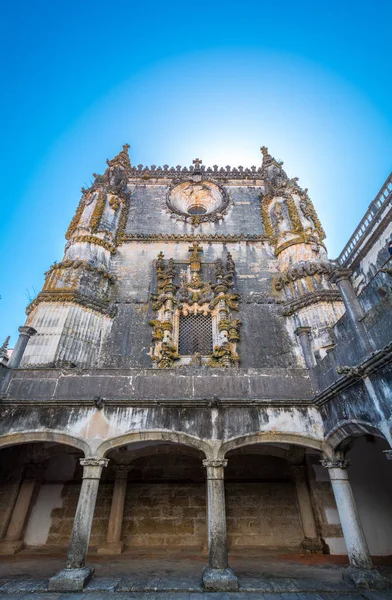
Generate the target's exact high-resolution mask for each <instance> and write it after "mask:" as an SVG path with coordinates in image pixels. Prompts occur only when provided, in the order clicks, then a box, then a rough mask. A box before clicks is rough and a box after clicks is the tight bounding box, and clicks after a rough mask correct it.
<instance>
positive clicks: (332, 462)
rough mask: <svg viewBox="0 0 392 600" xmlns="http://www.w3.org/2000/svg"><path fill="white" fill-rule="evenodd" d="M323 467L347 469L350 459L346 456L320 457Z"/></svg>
mask: <svg viewBox="0 0 392 600" xmlns="http://www.w3.org/2000/svg"><path fill="white" fill-rule="evenodd" d="M320 462H321V464H322V465H323V467H325V468H326V469H347V467H348V465H349V464H350V461H349V460H348V459H347V458H337V457H335V458H328V457H325V458H322V459H321V460H320Z"/></svg>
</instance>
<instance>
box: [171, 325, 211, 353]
mask: <svg viewBox="0 0 392 600" xmlns="http://www.w3.org/2000/svg"><path fill="white" fill-rule="evenodd" d="M178 346H179V354H181V355H183V356H184V355H185V356H188V355H193V354H195V352H199V353H200V354H204V355H205V354H210V353H211V352H212V317H211V315H188V316H186V317H185V316H183V315H181V317H180V333H179V344H178Z"/></svg>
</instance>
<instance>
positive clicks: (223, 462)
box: [203, 458, 227, 469]
mask: <svg viewBox="0 0 392 600" xmlns="http://www.w3.org/2000/svg"><path fill="white" fill-rule="evenodd" d="M226 466H227V458H222V459H209V458H206V459H204V460H203V467H206V468H207V469H208V467H211V468H213V469H218V468H220V467H226Z"/></svg>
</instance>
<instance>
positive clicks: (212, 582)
mask: <svg viewBox="0 0 392 600" xmlns="http://www.w3.org/2000/svg"><path fill="white" fill-rule="evenodd" d="M202 578H203V586H204V589H205V590H206V591H207V592H238V579H237V576H236V574H235V573H234V571H233V570H232V569H230V567H227V569H212V568H211V567H206V568H205V569H203V575H202Z"/></svg>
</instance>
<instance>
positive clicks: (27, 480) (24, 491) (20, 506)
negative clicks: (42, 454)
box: [0, 464, 41, 554]
mask: <svg viewBox="0 0 392 600" xmlns="http://www.w3.org/2000/svg"><path fill="white" fill-rule="evenodd" d="M40 470H41V465H39V464H33V465H27V466H26V468H25V473H24V477H23V479H22V483H21V485H20V488H19V492H18V496H17V498H16V502H15V505H14V509H13V511H12V515H11V519H10V522H9V524H8V528H7V533H6V534H5V537H4V540H3V541H2V542H1V544H0V554H16V553H17V552H19V551H20V550H22V548H24V541H23V533H24V530H25V526H26V520H27V516H28V514H29V512H30V505H31V499H32V497H33V493H34V490H35V489H36V486H37V475H38V474H39V471H40Z"/></svg>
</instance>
